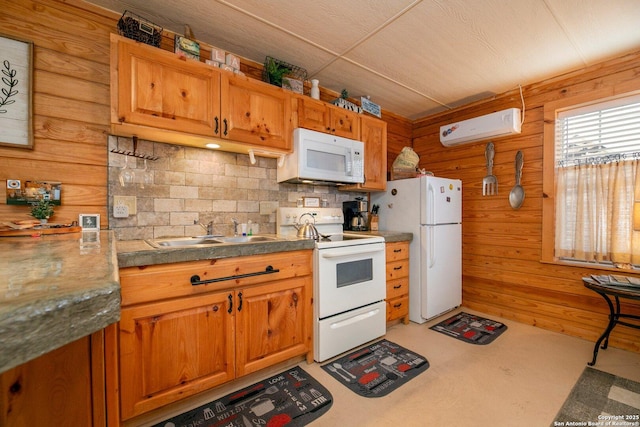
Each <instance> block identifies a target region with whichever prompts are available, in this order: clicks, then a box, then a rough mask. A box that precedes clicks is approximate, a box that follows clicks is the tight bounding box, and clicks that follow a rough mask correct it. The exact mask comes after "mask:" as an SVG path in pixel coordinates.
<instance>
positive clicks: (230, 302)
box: [227, 294, 233, 314]
mask: <svg viewBox="0 0 640 427" xmlns="http://www.w3.org/2000/svg"><path fill="white" fill-rule="evenodd" d="M227 298H229V310H227V313H229V314H231V312H232V311H233V297H232V296H231V294H229V295H228V296H227Z"/></svg>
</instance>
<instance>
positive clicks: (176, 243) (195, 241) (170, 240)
mask: <svg viewBox="0 0 640 427" xmlns="http://www.w3.org/2000/svg"><path fill="white" fill-rule="evenodd" d="M147 243H149V244H150V245H151V246H154V247H156V248H158V247H183V246H209V245H219V244H220V243H224V242H223V241H222V240H219V238H212V237H167V238H164V239H150V240H147Z"/></svg>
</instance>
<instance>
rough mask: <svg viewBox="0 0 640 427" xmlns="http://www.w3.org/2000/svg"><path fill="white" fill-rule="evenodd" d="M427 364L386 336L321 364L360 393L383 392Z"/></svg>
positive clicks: (427, 363) (368, 394)
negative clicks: (385, 338)
mask: <svg viewBox="0 0 640 427" xmlns="http://www.w3.org/2000/svg"><path fill="white" fill-rule="evenodd" d="M428 368H429V362H428V361H427V359H426V358H424V357H422V356H420V355H419V354H416V353H414V352H413V351H411V350H407V349H406V348H404V347H401V346H399V345H398V344H395V343H393V342H391V341H387V340H381V341H378V342H376V343H375V344H372V345H370V346H368V347H364V348H361V349H359V350H356V351H354V352H352V353H350V354H348V355H346V356H344V357H341V358H340V359H337V360H334V361H333V362H330V363H327V364H326V365H324V366H322V369H324V370H325V371H327V372H328V373H329V374H330V375H331V376H332V377H333V378H335V379H337V380H338V381H339V382H340V383H342V384H344V385H345V386H346V387H348V388H349V389H351V390H352V391H354V392H355V393H357V394H359V395H360V396H364V397H381V396H385V395H387V394H389V393H391V392H392V391H393V390H395V389H397V388H398V387H400V386H401V385H402V384H404V383H406V382H408V381H410V380H411V379H413V378H415V377H416V376H418V375H419V374H421V373H422V372H424V371H426V370H427V369H428Z"/></svg>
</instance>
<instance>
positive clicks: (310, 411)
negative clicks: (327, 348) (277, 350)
mask: <svg viewBox="0 0 640 427" xmlns="http://www.w3.org/2000/svg"><path fill="white" fill-rule="evenodd" d="M332 403H333V398H332V396H331V393H329V390H327V389H326V388H324V387H323V386H322V385H321V384H320V383H319V382H318V381H317V380H316V379H315V378H313V377H312V376H311V375H309V374H308V373H307V372H305V371H304V370H303V369H302V368H300V367H299V366H296V367H294V368H292V369H288V370H286V371H284V372H281V373H280V374H277V375H274V376H273V377H271V378H267V379H265V380H263V381H259V382H257V383H255V384H253V385H251V386H249V387H245V388H243V389H241V390H238V391H236V392H234V393H231V394H228V395H226V396H224V397H222V398H220V399H218V400H214V401H212V402H210V403H207V404H206V405H202V406H200V407H198V408H195V409H192V410H190V411H188V412H184V413H182V414H180V415H177V416H175V417H173V418H170V419H168V420H165V421H163V422H161V423H158V424H155V425H154V426H153V427H178V426H198V427H213V426H224V427H232V426H238V427H246V426H260V425H264V426H269V427H280V426H285V425H286V426H288V427H301V426H304V425H307V424H309V423H310V422H311V421H313V420H315V419H316V418H318V417H320V416H321V415H323V414H324V413H325V412H327V411H328V410H329V408H330V407H331V405H332Z"/></svg>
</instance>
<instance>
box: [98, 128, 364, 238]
mask: <svg viewBox="0 0 640 427" xmlns="http://www.w3.org/2000/svg"><path fill="white" fill-rule="evenodd" d="M108 145H109V167H108V171H109V203H108V206H109V229H111V230H113V231H114V233H115V235H116V237H117V238H118V239H119V240H134V239H150V238H159V237H168V236H196V235H202V234H205V230H204V229H203V228H202V227H201V226H200V225H198V223H200V224H207V223H208V222H210V221H213V224H214V227H213V231H214V233H215V234H224V235H231V234H233V222H232V218H235V219H237V220H238V222H240V223H247V222H248V221H251V223H252V224H253V232H254V234H257V233H262V234H273V233H275V232H276V208H278V207H291V206H295V205H296V200H297V199H298V198H300V197H303V196H313V197H320V198H321V199H322V200H326V201H327V205H328V207H338V208H341V207H342V202H343V201H346V200H354V198H355V197H362V196H364V195H365V194H363V193H357V192H356V193H350V192H344V191H338V190H337V189H336V188H335V187H330V186H311V185H301V184H278V183H277V182H276V167H277V165H276V163H277V159H271V158H264V157H256V164H255V165H252V164H251V163H250V161H249V155H248V154H236V153H225V152H220V151H214V150H208V149H201V148H193V147H186V146H178V145H170V144H163V143H157V142H150V141H143V140H139V141H138V146H137V152H138V153H145V154H149V155H153V156H157V157H158V160H155V161H151V160H147V161H146V165H147V170H146V172H145V170H144V167H145V160H143V159H141V158H136V157H131V156H125V155H122V154H117V153H112V152H111V150H112V149H119V150H125V151H133V141H132V140H131V138H123V137H116V136H110V137H109V144H108ZM125 161H126V162H127V167H128V168H132V169H133V172H134V174H135V176H134V179H133V181H134V182H133V183H131V184H126V183H125V186H122V185H121V182H120V174H121V171H122V169H123V167H124V166H125ZM145 175H146V178H147V179H146V180H145ZM114 196H135V198H136V210H137V212H136V214H135V215H130V216H129V217H128V218H114V217H113V197H114ZM194 223H195V224H194Z"/></svg>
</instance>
